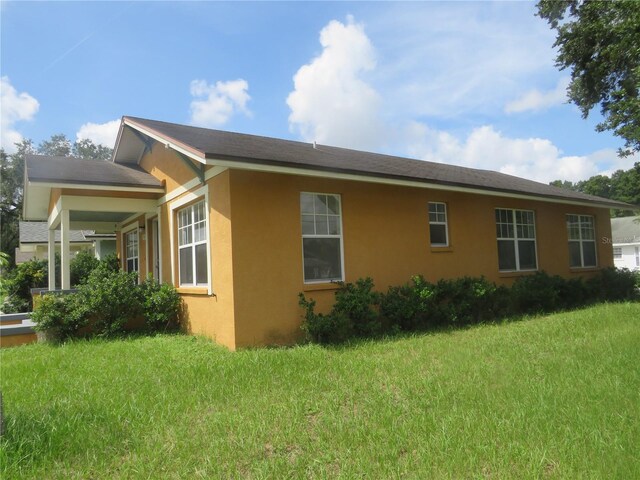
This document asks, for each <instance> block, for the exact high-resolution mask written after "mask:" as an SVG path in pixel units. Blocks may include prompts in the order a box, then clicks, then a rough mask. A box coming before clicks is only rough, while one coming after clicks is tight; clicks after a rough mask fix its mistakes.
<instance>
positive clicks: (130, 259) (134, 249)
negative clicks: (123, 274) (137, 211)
mask: <svg viewBox="0 0 640 480" xmlns="http://www.w3.org/2000/svg"><path fill="white" fill-rule="evenodd" d="M124 244H125V260H126V264H125V266H126V270H127V272H137V271H138V257H139V254H138V229H137V228H136V229H134V230H132V231H130V232H128V233H125V235H124Z"/></svg>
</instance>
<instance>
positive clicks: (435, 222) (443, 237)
mask: <svg viewBox="0 0 640 480" xmlns="http://www.w3.org/2000/svg"><path fill="white" fill-rule="evenodd" d="M429 238H430V239H431V246H432V247H447V246H449V231H448V228H447V204H446V203H442V202H429Z"/></svg>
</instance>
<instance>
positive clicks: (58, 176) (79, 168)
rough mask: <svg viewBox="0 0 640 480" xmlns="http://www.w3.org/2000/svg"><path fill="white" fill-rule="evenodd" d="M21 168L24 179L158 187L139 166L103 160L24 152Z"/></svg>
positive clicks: (80, 183) (153, 178)
mask: <svg viewBox="0 0 640 480" xmlns="http://www.w3.org/2000/svg"><path fill="white" fill-rule="evenodd" d="M25 170H26V175H27V181H28V182H37V183H64V184H77V185H82V184H90V185H96V186H100V185H103V186H118V187H137V188H150V189H157V188H162V183H161V182H160V180H158V179H157V178H155V177H154V176H153V175H151V174H149V173H147V172H145V171H144V170H143V169H142V168H140V167H137V166H132V165H121V164H116V163H113V162H105V161H103V160H85V159H81V158H74V157H53V156H48V155H26V156H25Z"/></svg>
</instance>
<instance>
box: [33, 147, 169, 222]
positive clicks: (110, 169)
mask: <svg viewBox="0 0 640 480" xmlns="http://www.w3.org/2000/svg"><path fill="white" fill-rule="evenodd" d="M53 188H60V189H76V190H88V191H91V192H93V195H94V196H100V192H120V193H119V194H117V195H119V196H120V197H128V196H130V197H132V198H134V197H139V196H140V195H141V194H142V195H144V196H145V197H147V198H148V196H152V197H154V198H157V197H159V196H160V195H162V194H163V193H164V185H163V183H162V182H161V181H160V180H158V179H157V178H155V177H154V176H153V175H151V174H149V173H147V172H145V171H144V170H143V169H142V168H140V167H139V166H137V165H121V164H117V163H113V162H110V161H102V160H86V159H82V158H74V157H56V156H48V155H26V156H25V180H24V204H23V218H24V219H25V220H46V219H47V218H48V215H49V201H50V198H51V189H53ZM111 195H113V193H111ZM111 203H112V202H105V204H104V205H102V208H99V209H96V208H95V207H92V208H91V209H90V210H85V209H83V206H82V205H76V206H75V210H74V211H73V213H72V218H71V220H72V221H73V222H74V223H75V225H77V228H78V229H90V230H98V229H100V230H101V231H106V232H109V231H112V230H113V224H114V223H116V222H119V221H122V220H124V219H125V218H127V217H128V216H129V215H130V214H131V213H135V212H136V211H137V210H135V206H134V205H133V204H132V207H131V209H120V210H113V209H112V208H111ZM91 222H93V223H95V222H101V223H102V225H96V226H92V225H91ZM107 224H111V225H107ZM87 225H88V228H87ZM103 229H105V230H103Z"/></svg>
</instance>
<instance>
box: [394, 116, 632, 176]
mask: <svg viewBox="0 0 640 480" xmlns="http://www.w3.org/2000/svg"><path fill="white" fill-rule="evenodd" d="M406 138H407V145H408V154H409V155H410V156H412V157H415V158H421V159H423V160H429V161H432V162H439V163H449V164H454V165H460V166H464V167H473V168H481V169H487V170H494V171H498V172H502V173H507V174H510V175H515V176H518V177H522V178H528V179H530V180H535V181H538V182H543V183H548V182H550V181H552V180H557V179H561V180H571V181H578V180H585V179H587V178H589V177H591V176H592V175H597V174H601V173H602V174H607V173H611V172H612V171H615V170H616V169H619V168H622V169H628V168H631V166H633V163H634V157H628V158H625V159H622V158H620V157H618V156H617V154H616V151H615V150H613V149H605V150H599V151H597V152H593V153H591V154H589V155H583V156H565V155H563V154H562V151H561V150H560V149H559V148H558V147H556V146H555V145H554V144H553V143H552V142H551V141H550V140H547V139H544V138H509V137H506V136H504V135H503V134H502V133H501V132H499V131H497V130H495V129H494V128H493V127H492V126H490V125H485V126H482V127H478V128H475V129H474V130H473V131H472V132H471V133H470V134H469V135H468V136H467V138H466V139H464V140H460V139H458V138H457V137H455V136H454V135H452V134H450V133H447V132H444V131H440V130H436V129H432V128H429V127H428V126H427V125H425V124H423V123H419V122H413V123H412V124H411V125H410V126H409V127H408V128H407V132H406ZM635 161H637V160H635Z"/></svg>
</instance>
